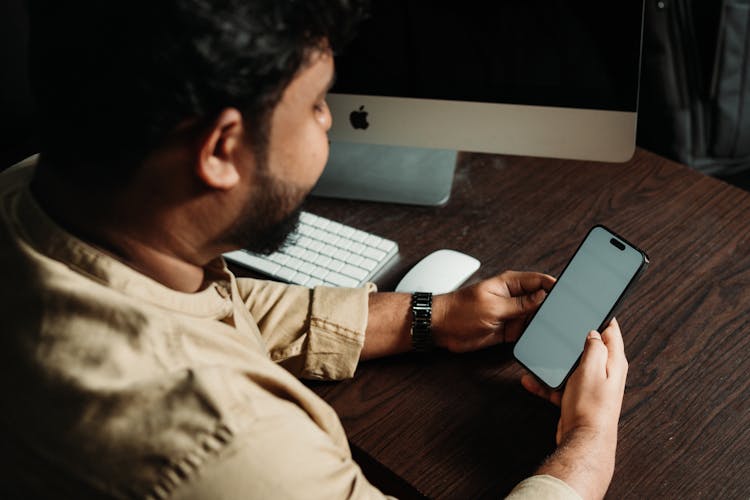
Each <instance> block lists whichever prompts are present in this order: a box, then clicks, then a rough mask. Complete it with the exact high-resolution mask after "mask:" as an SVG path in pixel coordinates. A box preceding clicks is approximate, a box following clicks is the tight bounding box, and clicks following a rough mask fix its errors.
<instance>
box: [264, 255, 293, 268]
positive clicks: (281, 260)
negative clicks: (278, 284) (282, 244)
mask: <svg viewBox="0 0 750 500" xmlns="http://www.w3.org/2000/svg"><path fill="white" fill-rule="evenodd" d="M268 260H272V261H274V262H275V263H277V264H278V265H280V266H283V265H284V264H286V263H287V261H288V260H289V256H288V255H286V254H283V253H280V252H274V253H272V254H271V255H269V256H268Z"/></svg>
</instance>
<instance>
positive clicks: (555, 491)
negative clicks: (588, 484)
mask: <svg viewBox="0 0 750 500" xmlns="http://www.w3.org/2000/svg"><path fill="white" fill-rule="evenodd" d="M505 498H506V500H525V499H532V498H533V499H534V500H581V496H580V495H579V494H578V492H576V490H574V489H573V488H571V487H570V486H569V485H568V483H566V482H565V481H562V480H560V479H557V478H556V477H554V476H549V475H546V474H543V475H538V476H531V477H530V478H528V479H525V480H523V481H521V482H520V483H518V486H516V487H515V488H513V491H511V492H510V495H508V496H507V497H505Z"/></svg>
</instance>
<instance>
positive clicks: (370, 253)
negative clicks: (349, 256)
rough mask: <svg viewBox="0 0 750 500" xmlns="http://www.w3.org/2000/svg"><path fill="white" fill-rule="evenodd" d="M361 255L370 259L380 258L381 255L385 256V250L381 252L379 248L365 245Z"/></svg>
mask: <svg viewBox="0 0 750 500" xmlns="http://www.w3.org/2000/svg"><path fill="white" fill-rule="evenodd" d="M361 253H362V255H364V256H365V257H369V258H371V259H375V260H380V259H382V258H383V257H385V252H381V251H380V250H376V249H375V248H370V247H367V248H365V249H364V250H362V252H361Z"/></svg>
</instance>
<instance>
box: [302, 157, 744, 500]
mask: <svg viewBox="0 0 750 500" xmlns="http://www.w3.org/2000/svg"><path fill="white" fill-rule="evenodd" d="M309 209H310V210H312V211H313V212H315V213H319V214H320V215H323V216H327V217H331V218H334V219H337V220H340V221H342V222H344V223H348V224H352V225H355V226H358V227H360V228H362V229H365V230H368V231H372V232H375V233H377V234H381V235H383V236H386V237H388V238H391V239H394V240H396V241H398V243H399V245H400V248H401V260H400V261H399V262H398V263H396V264H395V265H394V267H393V269H392V272H391V273H390V274H389V275H387V276H386V277H385V278H384V279H383V280H381V281H380V285H381V289H383V290H388V289H392V288H393V286H394V285H395V283H396V282H397V281H398V279H399V278H400V277H401V276H402V275H403V274H404V273H405V272H406V271H407V270H408V269H409V268H410V267H411V266H412V265H413V264H414V263H416V262H417V261H418V260H419V259H420V258H421V257H423V256H424V255H426V254H428V253H430V252H432V251H433V250H437V249H439V248H444V247H449V248H454V249H456V250H460V251H464V252H466V253H469V254H471V255H474V256H475V257H477V258H478V259H479V260H480V261H482V267H481V268H480V269H479V271H478V272H477V274H476V275H475V276H474V277H473V278H472V281H477V280H479V279H481V278H485V277H489V276H491V275H493V274H494V273H496V272H500V271H502V270H505V269H520V270H540V271H545V272H548V273H551V274H553V275H558V274H559V273H560V271H561V270H562V267H563V266H564V264H565V262H566V261H567V260H568V259H569V258H570V256H571V255H572V253H573V251H574V250H575V248H576V246H577V245H578V243H579V242H580V240H581V239H582V238H583V236H584V235H585V234H586V231H587V230H588V229H589V228H590V227H591V226H592V225H594V224H596V223H603V224H606V225H608V226H610V227H612V228H613V229H614V230H616V231H618V232H619V233H620V234H622V235H623V236H624V237H626V238H628V239H630V240H631V241H632V242H633V243H635V244H637V245H639V246H641V247H642V248H644V249H645V250H646V251H647V252H648V254H649V256H650V258H651V266H650V267H649V269H648V271H647V272H646V273H645V275H644V276H643V278H642V280H641V281H640V284H639V285H638V286H637V287H636V289H635V290H634V292H633V294H632V295H631V296H630V297H629V298H628V300H627V301H626V303H625V304H624V306H623V307H622V308H621V309H620V310H619V312H618V314H617V317H618V319H619V320H620V323H621V325H622V328H623V332H624V337H625V344H626V351H627V355H628V359H629V360H630V371H629V376H628V385H627V391H626V393H625V400H624V405H623V413H622V419H621V425H620V437H619V448H618V456H617V468H616V471H615V476H614V480H613V481H612V485H611V487H610V490H609V497H610V498H639V499H640V498H745V499H746V498H748V497H750V458H749V457H750V376H749V375H748V374H750V314H749V311H750V195H748V193H746V192H744V191H741V190H739V189H736V188H733V187H731V186H729V185H727V184H724V183H722V182H719V181H716V180H714V179H711V178H708V177H704V176H702V175H700V174H698V173H696V172H694V171H691V170H689V169H688V168H686V167H683V166H681V165H678V164H675V163H672V162H670V161H667V160H665V159H663V158H660V157H658V156H655V155H653V154H651V153H648V152H645V151H638V152H637V153H636V155H635V157H634V158H633V160H632V161H630V162H629V163H628V164H624V165H606V164H596V163H586V162H574V161H559V160H540V159H531V158H514V157H501V156H491V155H464V156H463V157H462V158H461V161H460V166H459V168H458V171H457V173H456V180H455V185H454V188H453V196H452V199H451V201H450V202H449V204H448V205H447V206H445V207H442V208H417V207H402V206H394V205H384V204H382V205H381V204H375V203H364V202H353V201H335V200H322V199H318V200H314V201H313V202H312V203H311V205H310V206H309ZM520 374H521V371H520V368H519V366H518V365H517V363H515V362H514V361H513V359H512V355H511V348H510V347H509V346H500V347H497V348H493V349H490V350H487V351H484V352H478V353H472V354H468V355H450V354H447V353H437V354H435V355H430V356H427V357H418V356H414V355H406V356H401V357H397V358H392V359H385V360H379V361H375V362H367V363H363V364H362V365H360V367H359V368H358V370H357V374H356V376H355V378H354V379H353V380H350V381H346V382H342V383H331V384H320V385H317V384H316V385H315V386H314V388H315V390H316V391H317V392H318V394H320V395H321V396H323V397H324V398H325V399H326V400H327V401H328V402H329V403H330V404H331V405H332V406H333V407H334V408H335V409H336V411H337V412H338V413H339V415H340V416H341V419H342V421H343V424H344V427H345V428H346V431H347V433H348V435H349V439H350V441H351V443H352V444H353V445H354V446H355V447H356V448H358V449H359V450H358V451H360V450H361V451H362V452H364V453H366V454H367V455H368V456H369V457H370V458H372V459H373V460H374V461H376V462H377V463H379V464H382V465H383V466H385V467H387V468H388V469H390V470H391V471H393V472H394V473H395V474H396V475H398V476H399V477H401V478H403V479H404V480H405V481H406V482H407V483H409V484H410V485H411V486H413V487H414V488H415V489H416V490H418V491H419V492H422V493H423V494H425V495H427V496H429V497H434V498H493V497H494V498H497V497H499V496H501V495H503V494H504V493H507V492H508V491H509V490H510V489H511V488H512V487H513V485H515V484H516V483H517V482H518V481H519V480H521V479H523V478H524V477H526V476H528V475H530V474H532V473H533V472H534V470H535V468H536V467H537V466H538V464H539V463H540V462H541V461H542V460H543V459H544V457H545V456H546V455H547V454H549V453H550V452H551V451H552V450H553V449H554V434H555V426H556V422H557V410H556V409H555V408H553V407H551V406H550V405H549V404H547V403H545V402H543V401H541V400H538V399H536V398H534V397H532V396H530V395H528V394H526V393H525V392H524V390H523V389H522V388H521V387H520V385H519V377H520ZM364 469H365V472H366V473H368V474H369V473H370V471H369V470H368V469H369V468H368V466H367V465H366V464H365V466H364ZM372 474H375V475H377V474H378V472H377V471H375V472H372ZM373 479H375V480H376V479H377V478H373ZM376 483H377V481H376ZM407 495H408V493H407Z"/></svg>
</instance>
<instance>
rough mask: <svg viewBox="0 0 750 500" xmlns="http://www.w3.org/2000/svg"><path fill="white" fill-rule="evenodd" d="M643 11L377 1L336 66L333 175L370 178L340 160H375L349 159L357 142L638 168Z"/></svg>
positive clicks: (502, 1)
mask: <svg viewBox="0 0 750 500" xmlns="http://www.w3.org/2000/svg"><path fill="white" fill-rule="evenodd" d="M643 8H644V4H643V0H641V1H637V0H613V1H612V2H608V3H607V4H606V6H605V5H603V4H601V2H594V1H591V0H578V1H576V2H569V1H566V0H498V1H496V2H484V1H478V0H464V1H462V2H460V3H458V2H434V1H427V0H373V2H372V8H371V11H372V12H371V16H370V18H369V19H368V20H367V21H365V23H364V24H363V26H362V27H361V30H360V32H359V33H358V36H357V38H356V39H355V40H354V41H353V42H352V43H351V44H350V45H349V46H348V47H347V48H346V49H345V50H344V53H343V54H341V55H339V56H338V57H337V59H336V68H337V82H336V85H335V86H334V88H333V90H332V92H331V94H330V95H329V99H328V103H329V106H330V108H331V112H332V114H333V128H332V129H331V132H330V137H331V140H332V156H331V162H330V163H329V166H333V167H334V168H333V169H332V172H327V173H326V174H324V180H325V177H326V175H331V174H332V175H337V176H342V175H343V176H348V177H349V178H353V177H355V176H356V175H358V174H357V173H355V172H356V171H357V170H356V167H354V166H345V167H344V168H348V169H355V170H354V171H353V172H349V173H348V174H347V173H346V172H345V171H344V170H340V168H339V167H340V166H339V167H336V166H335V165H333V163H336V162H340V161H341V160H342V159H343V161H344V162H352V161H354V159H355V158H365V156H366V154H365V153H363V154H362V155H360V156H359V157H356V156H352V153H351V152H350V151H345V152H344V153H343V158H338V156H339V150H351V149H352V148H356V147H357V146H356V145H369V146H370V147H371V148H375V149H370V156H372V154H373V152H376V153H377V152H378V151H380V152H385V151H388V149H383V148H385V147H394V148H404V149H402V151H406V152H408V151H410V150H414V151H416V150H419V149H423V150H429V149H436V150H448V151H475V152H488V153H501V154H512V155H527V156H539V157H554V158H566V159H576V160H594V161H606V162H624V161H627V160H628V159H630V157H631V156H632V155H633V152H634V150H635V133H636V118H637V103H638V83H639V77H640V55H641V54H640V52H641V38H642V26H643ZM377 148H380V149H377ZM394 151H395V150H394ZM379 156H382V155H379ZM357 161H358V160H357ZM387 162H390V163H398V156H392V157H390V158H388V160H387ZM367 168H368V169H369V170H372V169H378V168H386V169H387V168H388V167H387V165H381V166H378V165H377V164H371V165H368V166H367ZM409 168H412V167H411V166H410V164H404V165H401V168H400V170H402V171H404V170H407V169H409ZM423 168H426V167H424V166H423ZM428 171H429V169H427V170H424V171H423V173H422V174H420V175H419V176H417V177H418V178H424V174H425V173H426V172H428ZM358 172H359V173H360V175H361V174H362V173H363V172H364V169H359V170H358ZM389 175H391V174H384V175H383V176H382V178H381V179H380V180H381V181H385V180H386V179H387V178H388V177H389ZM451 175H452V172H451ZM368 182H371V180H368ZM405 182H408V181H405ZM391 184H392V185H393V184H394V182H391ZM341 189H343V190H344V191H345V190H346V188H345V187H344V186H341ZM341 195H342V196H346V197H355V198H357V197H360V196H357V195H356V194H352V196H347V193H345V192H344V193H342V194H341ZM334 196H335V194H334ZM370 199H377V197H376V198H370ZM389 201H398V200H389ZM406 202H409V200H406ZM417 203H419V201H417ZM427 204H433V203H427Z"/></svg>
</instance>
